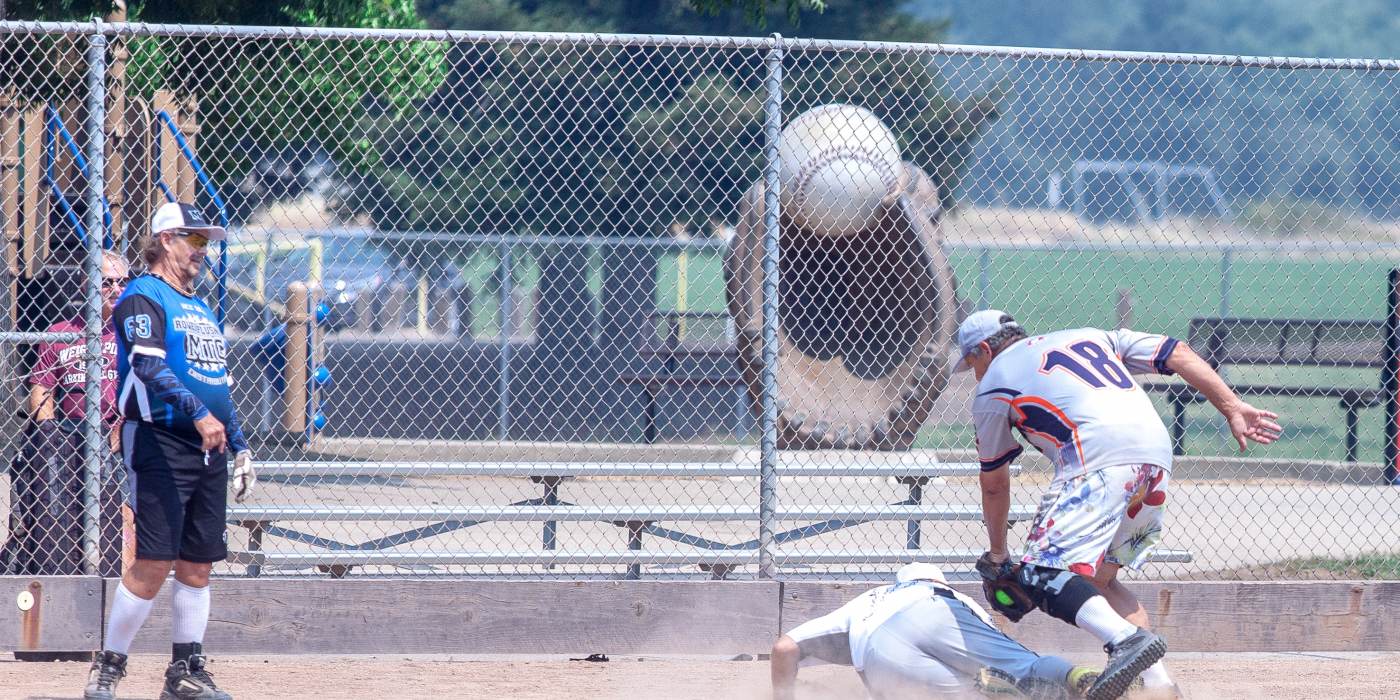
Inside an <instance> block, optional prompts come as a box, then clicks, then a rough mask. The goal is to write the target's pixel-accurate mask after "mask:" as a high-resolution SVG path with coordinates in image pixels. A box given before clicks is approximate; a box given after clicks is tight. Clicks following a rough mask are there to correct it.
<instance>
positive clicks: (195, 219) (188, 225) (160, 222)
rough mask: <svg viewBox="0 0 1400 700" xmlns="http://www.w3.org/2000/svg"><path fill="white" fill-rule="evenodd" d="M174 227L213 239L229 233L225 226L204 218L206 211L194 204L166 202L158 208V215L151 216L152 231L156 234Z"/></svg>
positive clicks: (218, 239)
mask: <svg viewBox="0 0 1400 700" xmlns="http://www.w3.org/2000/svg"><path fill="white" fill-rule="evenodd" d="M174 229H178V230H179V231H183V232H187V233H199V234H202V235H203V236H204V237H205V238H208V239H209V240H211V241H222V240H224V238H225V236H227V235H228V234H227V232H226V231H224V227H222V226H218V225H215V224H211V223H209V220H208V219H206V218H204V213H203V212H201V211H200V210H199V209H198V208H196V207H195V206H194V205H193V204H185V203H184V202H166V203H165V204H162V205H160V208H159V209H156V215H155V216H153V217H151V233H152V234H153V235H155V234H160V233H161V232H163V231H170V230H174Z"/></svg>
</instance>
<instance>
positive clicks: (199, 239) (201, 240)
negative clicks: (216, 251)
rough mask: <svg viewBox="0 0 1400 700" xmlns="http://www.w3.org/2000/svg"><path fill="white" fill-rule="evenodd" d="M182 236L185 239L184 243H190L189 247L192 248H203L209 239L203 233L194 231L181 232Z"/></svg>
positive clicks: (207, 244)
mask: <svg viewBox="0 0 1400 700" xmlns="http://www.w3.org/2000/svg"><path fill="white" fill-rule="evenodd" d="M182 237H183V238H184V239H185V242H186V243H189V244H190V247H192V248H199V249H203V248H208V247H209V239H208V238H206V237H205V235H204V234H202V233H195V232H193V231H191V232H189V233H186V234H183V236H182Z"/></svg>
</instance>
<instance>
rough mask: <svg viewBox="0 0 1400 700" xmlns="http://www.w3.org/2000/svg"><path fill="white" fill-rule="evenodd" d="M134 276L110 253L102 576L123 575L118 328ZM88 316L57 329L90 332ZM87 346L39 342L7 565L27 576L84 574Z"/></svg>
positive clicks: (105, 307)
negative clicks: (115, 311) (120, 305)
mask: <svg viewBox="0 0 1400 700" xmlns="http://www.w3.org/2000/svg"><path fill="white" fill-rule="evenodd" d="M128 274H129V271H128V268H127V263H126V260H125V259H124V258H122V256H121V255H119V254H117V253H113V252H111V251H108V252H105V253H103V257H102V302H103V303H102V323H103V332H102V408H101V411H102V419H103V425H104V427H105V428H106V430H105V431H104V432H105V433H106V435H107V438H108V449H107V450H103V455H102V483H101V486H102V489H101V492H102V495H101V498H100V506H99V510H100V513H101V521H102V522H101V528H100V529H101V536H100V538H99V566H98V568H99V573H101V574H102V575H104V576H113V575H120V563H121V560H122V539H123V538H122V536H121V533H122V529H123V527H122V519H123V518H122V515H123V513H122V511H123V510H124V508H123V507H122V505H121V504H122V503H123V501H124V500H125V498H124V497H123V491H124V485H125V478H124V477H125V473H124V472H125V470H124V469H123V468H122V466H121V463H120V460H119V459H118V458H117V456H116V454H115V450H116V437H117V428H118V427H119V426H120V423H121V418H120V415H121V414H120V413H119V412H118V411H117V409H116V384H117V367H116V352H117V343H116V333H115V330H114V329H113V328H112V326H111V319H112V308H113V305H114V304H115V302H116V300H117V297H119V296H121V293H122V288H123V285H124V284H125V283H126V279H127V276H128ZM85 327H86V326H85V324H84V322H83V320H82V316H81V313H80V314H79V315H78V316H77V317H76V318H72V319H68V320H64V321H59V322H58V323H55V324H53V325H52V326H50V327H49V328H48V332H49V333H82V332H83V331H84V329H85ZM86 355H87V343H86V341H85V340H83V339H82V338H78V339H77V340H73V341H63V342H54V343H40V344H39V359H38V360H37V361H36V362H35V364H34V368H33V369H32V370H31V372H30V375H29V412H30V418H31V420H32V422H31V424H30V427H29V429H28V430H27V431H26V435H25V440H24V445H23V448H22V449H21V451H20V455H19V457H18V459H17V460H16V464H15V470H14V475H15V478H14V479H13V489H14V491H13V494H12V497H11V503H13V504H14V509H15V512H14V513H13V514H12V517H11V522H12V523H13V527H12V532H11V538H10V541H9V542H7V543H6V546H5V554H7V555H8V558H9V559H10V564H9V566H8V567H7V568H8V569H10V571H11V573H14V574H20V575H43V574H47V575H63V574H70V575H71V574H82V573H85V572H84V570H83V511H84V505H83V504H84V501H85V500H86V499H85V490H84V488H83V482H84V474H85V469H84V461H83V452H84V445H83V442H84V438H83V432H82V424H83V421H84V411H85V407H84V399H85V396H86V391H87V359H86Z"/></svg>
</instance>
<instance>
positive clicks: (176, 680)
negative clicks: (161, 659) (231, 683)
mask: <svg viewBox="0 0 1400 700" xmlns="http://www.w3.org/2000/svg"><path fill="white" fill-rule="evenodd" d="M160 700H233V696H232V695H229V694H228V693H225V692H224V691H222V690H219V686H217V685H214V676H213V675H212V674H210V673H209V670H208V669H207V668H205V666H204V656H203V655H202V654H195V655H193V656H191V657H190V658H189V659H180V660H179V661H172V662H171V663H170V665H169V666H167V667H166V669H165V687H164V688H163V689H162V690H161V691H160Z"/></svg>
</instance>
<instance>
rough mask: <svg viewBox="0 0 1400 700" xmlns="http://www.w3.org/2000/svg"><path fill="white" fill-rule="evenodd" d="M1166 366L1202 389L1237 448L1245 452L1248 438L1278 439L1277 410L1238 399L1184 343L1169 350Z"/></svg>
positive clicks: (1212, 370)
mask: <svg viewBox="0 0 1400 700" xmlns="http://www.w3.org/2000/svg"><path fill="white" fill-rule="evenodd" d="M1167 368H1168V369H1170V370H1171V371H1173V372H1175V373H1177V374H1178V375H1180V376H1181V378H1182V379H1184V380H1186V383H1187V384H1190V385H1191V388H1193V389H1195V390H1196V391H1199V392H1201V394H1202V395H1203V396H1205V397H1206V400H1207V401H1209V402H1210V405H1212V406H1214V407H1215V410H1217V411H1220V415H1223V416H1225V419H1226V420H1227V421H1229V423H1230V432H1231V433H1232V434H1233V435H1234V436H1235V441H1236V442H1238V443H1239V444H1240V452H1244V450H1245V447H1246V446H1247V445H1248V444H1249V441H1250V440H1252V441H1254V442H1257V443H1259V444H1261V445H1267V444H1269V443H1271V442H1273V441H1274V440H1277V439H1278V436H1279V433H1281V432H1283V426H1280V425H1279V424H1278V423H1276V422H1275V420H1276V419H1277V418H1278V414H1277V413H1274V412H1272V411H1265V410H1263V409H1259V408H1255V407H1254V406H1251V405H1249V404H1248V403H1245V402H1244V401H1243V400H1241V399H1240V397H1239V396H1236V395H1235V392H1234V390H1232V389H1231V388H1230V387H1229V385H1228V384H1226V383H1225V380H1224V379H1222V378H1221V377H1220V375H1219V374H1218V373H1216V371H1215V370H1214V369H1213V368H1211V366H1210V364H1209V363H1207V362H1206V361H1205V360H1203V359H1201V356H1200V355H1197V354H1196V351H1194V350H1192V349H1191V348H1190V347H1189V346H1187V345H1186V343H1178V344H1177V346H1176V348H1175V349H1174V350H1172V354H1171V356H1169V357H1168V358H1167Z"/></svg>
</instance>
